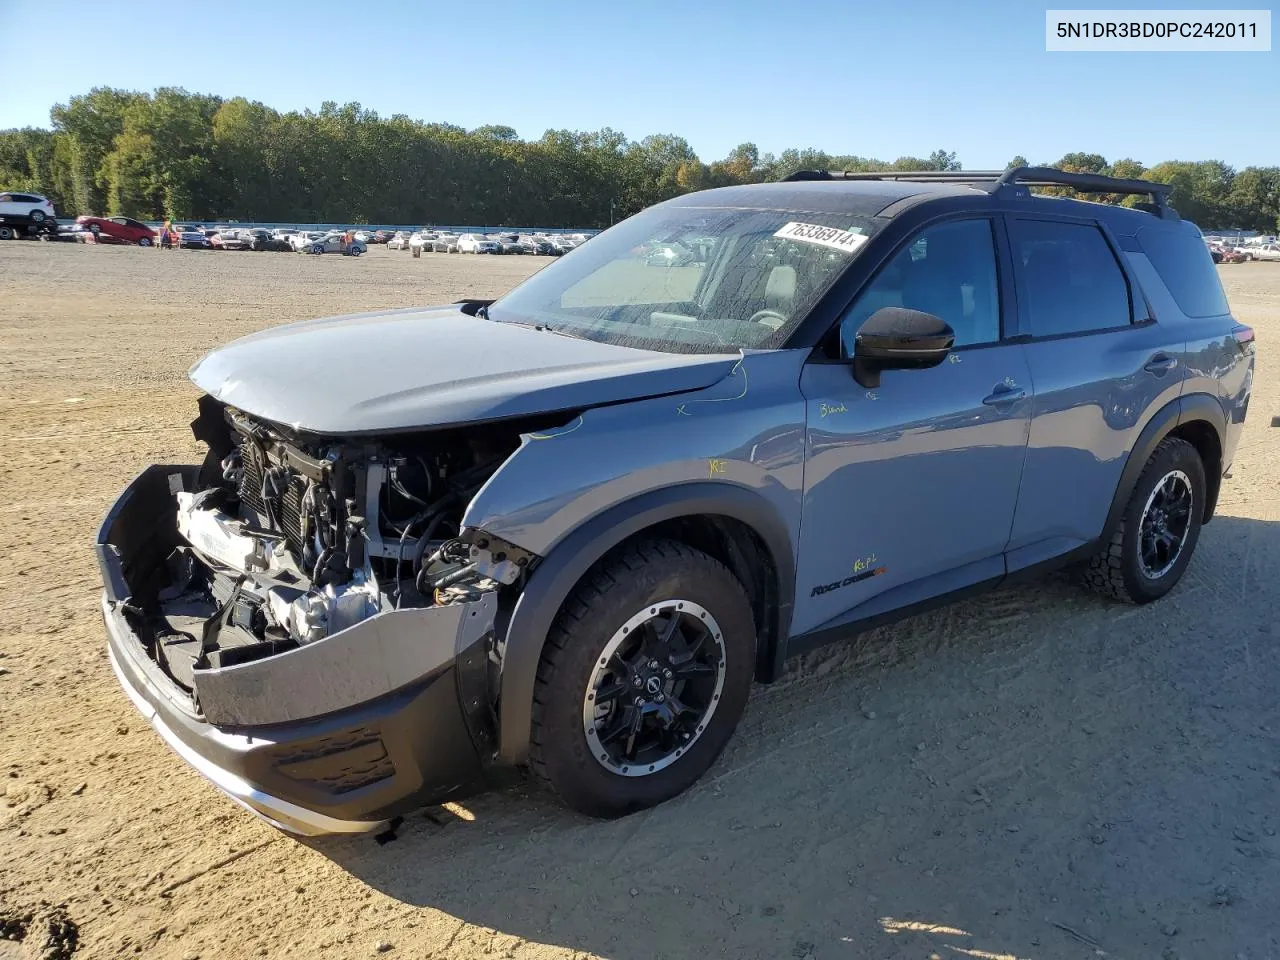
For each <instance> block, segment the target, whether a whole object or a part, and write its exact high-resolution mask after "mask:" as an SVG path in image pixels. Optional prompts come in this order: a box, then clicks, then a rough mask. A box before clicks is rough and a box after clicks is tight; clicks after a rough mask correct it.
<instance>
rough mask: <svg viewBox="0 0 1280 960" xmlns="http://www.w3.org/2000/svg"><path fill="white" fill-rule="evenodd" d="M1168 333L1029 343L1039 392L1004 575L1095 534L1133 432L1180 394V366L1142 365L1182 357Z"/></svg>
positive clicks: (1145, 329) (1153, 328) (1153, 329)
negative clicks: (1151, 368)
mask: <svg viewBox="0 0 1280 960" xmlns="http://www.w3.org/2000/svg"><path fill="white" fill-rule="evenodd" d="M1169 337H1170V331H1169V330H1167V329H1166V328H1164V327H1162V326H1160V325H1158V324H1148V325H1142V326H1134V327H1131V328H1128V329H1120V330H1110V331H1106V332H1103V333H1096V334H1089V335H1086V336H1078V337H1066V338H1062V339H1053V340H1044V341H1038V342H1031V343H1028V344H1026V345H1025V350H1026V354H1027V362H1028V364H1029V365H1030V368H1031V382H1032V384H1033V386H1034V388H1035V398H1034V409H1033V412H1032V417H1031V437H1030V442H1029V445H1028V448H1027V462H1026V467H1025V468H1024V470H1023V481H1022V491H1021V494H1020V495H1019V498H1018V510H1017V515H1016V516H1015V518H1014V522H1013V533H1012V536H1011V537H1010V540H1009V569H1010V571H1013V570H1017V569H1019V568H1021V567H1024V566H1029V565H1030V564H1033V563H1038V562H1040V561H1043V560H1046V559H1048V558H1050V557H1052V556H1054V555H1055V554H1058V553H1065V552H1066V551H1067V550H1071V549H1074V548H1075V547H1078V546H1081V545H1082V544H1084V543H1086V542H1088V541H1090V540H1092V539H1094V538H1096V537H1098V536H1099V535H1101V533H1102V530H1103V526H1104V523H1105V521H1106V518H1107V514H1108V511H1109V510H1110V508H1111V501H1112V499H1113V496H1114V494H1115V491H1116V485H1117V483H1118V482H1119V480H1120V474H1121V471H1122V470H1123V469H1124V466H1125V462H1126V461H1127V459H1128V456H1129V451H1130V450H1131V449H1133V445H1134V442H1135V441H1136V440H1137V437H1138V434H1139V433H1140V432H1141V430H1142V428H1143V427H1144V426H1145V425H1146V423H1147V421H1148V420H1149V419H1150V418H1151V416H1152V414H1154V413H1155V411H1156V410H1158V409H1159V408H1161V407H1162V406H1164V405H1165V404H1166V403H1168V402H1169V401H1171V400H1176V399H1177V397H1178V395H1179V394H1180V393H1181V391H1182V369H1183V365H1182V364H1181V363H1180V362H1177V363H1176V365H1175V366H1174V367H1172V368H1171V369H1168V370H1166V371H1165V372H1164V373H1161V374H1156V373H1150V372H1148V371H1147V370H1146V369H1144V367H1145V365H1146V364H1147V363H1148V362H1149V361H1150V360H1151V359H1152V357H1153V356H1154V355H1155V354H1157V353H1160V352H1162V351H1164V352H1167V353H1169V354H1170V355H1173V354H1177V355H1179V356H1180V355H1181V354H1182V344H1181V342H1176V343H1170V342H1169ZM1175 360H1176V358H1175Z"/></svg>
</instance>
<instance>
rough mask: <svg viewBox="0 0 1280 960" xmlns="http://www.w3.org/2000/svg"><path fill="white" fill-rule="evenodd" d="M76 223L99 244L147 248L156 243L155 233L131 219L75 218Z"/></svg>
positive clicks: (143, 224)
mask: <svg viewBox="0 0 1280 960" xmlns="http://www.w3.org/2000/svg"><path fill="white" fill-rule="evenodd" d="M76 223H78V224H80V226H81V228H82V229H84V230H88V231H89V232H90V233H92V234H93V235H94V239H96V240H97V241H98V242H99V243H102V242H106V243H112V242H115V243H136V244H137V245H138V246H140V247H149V246H151V245H153V244H154V243H155V242H156V232H155V231H154V230H152V229H151V228H150V227H148V226H147V225H146V224H145V223H142V222H141V221H139V220H134V219H133V218H131V217H77V218H76Z"/></svg>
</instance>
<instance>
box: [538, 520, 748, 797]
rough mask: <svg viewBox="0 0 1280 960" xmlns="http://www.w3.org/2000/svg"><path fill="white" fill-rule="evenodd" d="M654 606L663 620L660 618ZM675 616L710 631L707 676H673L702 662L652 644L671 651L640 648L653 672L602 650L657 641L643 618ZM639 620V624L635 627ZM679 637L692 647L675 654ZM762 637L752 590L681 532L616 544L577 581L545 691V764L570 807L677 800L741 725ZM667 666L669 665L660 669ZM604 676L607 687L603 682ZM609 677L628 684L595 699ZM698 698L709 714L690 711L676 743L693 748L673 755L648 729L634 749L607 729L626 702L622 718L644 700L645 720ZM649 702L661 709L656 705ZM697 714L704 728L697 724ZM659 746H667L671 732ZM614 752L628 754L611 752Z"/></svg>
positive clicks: (546, 664)
mask: <svg viewBox="0 0 1280 960" xmlns="http://www.w3.org/2000/svg"><path fill="white" fill-rule="evenodd" d="M677 604H679V605H680V607H679V610H678V611H677ZM686 605H687V606H686ZM698 610H701V613H700V614H699V615H698V616H695V615H694V614H695V613H697V611H698ZM654 611H657V612H658V614H659V618H658V619H655V620H651V619H650V616H651V614H652V613H653V612H654ZM664 615H665V616H666V620H665V621H663V620H662V619H661V618H662V617H663V616H664ZM673 620H677V621H678V622H679V623H680V628H679V630H680V633H681V634H682V635H683V636H686V637H701V643H700V644H699V645H698V646H697V650H698V659H699V661H700V662H699V663H697V664H695V665H694V668H696V669H698V670H699V671H700V672H699V673H698V675H697V676H696V678H694V679H686V680H681V679H678V678H677V679H672V676H673V674H672V672H671V669H672V668H674V670H675V671H676V672H677V675H678V674H679V672H681V671H686V670H689V669H691V668H690V666H689V663H688V661H686V662H685V663H684V664H683V665H682V664H680V663H679V662H678V661H679V658H678V657H677V658H676V659H670V660H668V659H666V654H663V653H658V652H654V653H653V654H652V655H653V656H655V657H658V656H661V657H663V659H662V660H661V661H659V660H658V659H653V660H648V659H647V658H648V657H649V656H650V655H651V653H650V652H643V653H640V652H637V653H636V654H634V656H636V657H638V658H639V660H640V661H642V663H641V665H640V670H642V671H646V672H647V676H642V675H641V674H640V673H639V672H637V673H630V672H626V671H625V670H624V668H623V667H622V665H621V661H619V660H618V659H616V658H615V657H614V656H613V655H610V656H608V657H604V656H602V655H603V654H605V652H606V651H608V650H609V649H610V648H611V647H613V648H614V649H613V654H617V655H618V656H621V655H622V654H623V653H624V652H625V651H627V649H628V647H627V642H628V640H630V641H631V646H632V647H636V648H639V647H641V646H642V644H644V643H647V642H649V640H651V639H652V640H654V641H655V642H657V635H656V633H652V632H651V631H649V630H647V629H646V628H645V627H644V626H643V625H642V624H643V623H644V622H645V621H649V622H651V623H653V624H654V626H655V628H656V629H658V630H665V629H666V625H667V624H670V623H671V622H673ZM628 623H630V624H632V627H633V628H634V631H635V632H634V634H632V635H631V637H628V636H627V632H628V630H629V629H631V628H628V627H627V624H628ZM637 637H639V638H640V639H639V640H636V639H635V638H637ZM617 644H622V645H621V646H618V645H617ZM659 646H660V643H659ZM677 647H680V648H681V649H687V647H683V646H682V643H681V641H674V642H673V645H672V646H670V647H669V648H668V649H667V652H668V653H670V651H671V650H675V649H677ZM755 647H756V627H755V621H754V619H753V617H752V613H751V605H750V603H749V602H748V600H747V596H746V592H745V591H744V590H743V588H742V584H741V583H739V582H738V580H737V579H736V578H735V577H734V576H733V574H731V573H730V572H729V570H728V569H727V568H726V567H725V566H724V565H723V564H721V563H720V562H719V561H718V560H715V559H713V558H712V557H710V556H708V555H707V554H705V553H701V552H699V551H697V550H694V549H692V548H691V547H688V546H686V545H685V544H682V543H678V542H676V541H672V540H650V541H646V542H643V543H641V544H638V545H635V546H631V547H627V548H625V549H623V550H621V551H620V552H615V553H613V554H610V555H609V556H607V557H605V558H604V559H603V560H601V561H600V563H598V564H597V565H596V566H595V567H594V568H593V569H592V570H591V572H589V573H588V574H587V575H586V576H585V577H584V578H583V580H582V581H581V582H580V583H579V584H578V586H577V587H576V588H575V589H574V592H573V593H572V594H571V595H570V596H569V599H568V600H567V601H566V602H565V604H564V606H563V608H562V609H561V611H560V613H559V615H558V616H557V618H556V621H555V624H554V625H553V626H552V628H551V632H550V633H549V635H548V636H547V641H546V645H545V647H544V648H543V651H542V659H541V661H540V662H539V664H538V675H537V679H536V682H535V685H534V693H533V726H532V730H531V734H530V747H529V764H530V767H531V768H532V770H533V773H534V774H535V775H536V776H537V777H538V778H540V779H541V780H543V781H545V782H546V783H547V784H548V785H549V786H550V788H551V789H552V790H553V791H554V792H555V793H557V794H558V795H559V796H560V798H561V799H562V800H563V801H564V802H565V803H566V804H567V805H568V806H570V807H572V808H573V809H575V810H577V811H579V812H580V813H584V814H587V815H589V816H595V817H613V816H620V815H622V814H626V813H630V812H632V811H634V810H640V809H643V808H645V807H651V806H654V805H655V804H659V803H662V802H663V801H665V800H669V799H671V798H672V797H674V796H676V795H677V794H679V793H680V792H682V791H683V790H685V789H686V788H688V787H689V786H690V785H691V784H693V783H694V781H696V780H697V779H698V778H699V777H700V776H702V774H703V773H705V772H706V770H707V769H708V768H709V767H710V766H711V764H712V763H713V762H714V761H715V759H716V757H717V756H719V754H720V751H721V750H722V749H723V748H724V746H725V744H726V743H728V741H729V738H730V737H731V736H732V735H733V731H734V729H735V728H736V727H737V725H738V720H739V719H740V718H741V716H742V711H743V709H744V708H745V707H746V703H747V697H748V695H749V694H750V691H751V680H752V676H753V673H754V669H755V658H756V650H755ZM657 649H658V648H649V650H654V651H656V650H657ZM692 656H693V655H692V654H691V655H690V659H692ZM703 658H706V660H705V662H702V661H703ZM717 658H719V659H718V660H717ZM606 660H607V661H608V666H607V667H606V666H605V663H606ZM655 664H658V665H659V666H658V667H657V668H655V670H656V671H657V672H655V671H654V670H650V669H649V668H651V667H654V665H655ZM615 665H617V668H618V673H617V674H616V675H615V674H614V673H613V672H612V671H613V668H614V666H615ZM705 671H711V673H713V674H714V676H709V675H707V673H706V672H705ZM664 675H665V677H666V678H667V679H666V680H665V681H664V680H663V679H662V677H663V676H664ZM619 677H629V678H630V679H629V680H622V681H619ZM597 678H598V681H599V685H594V684H593V683H592V681H593V680H597ZM610 678H612V679H610ZM654 681H657V686H654V685H653V683H654ZM663 683H666V684H667V685H668V688H667V689H666V690H664V689H663V688H662V687H661V684H663ZM607 687H608V688H611V689H614V690H618V689H620V690H622V691H623V693H622V694H621V695H617V694H615V696H613V697H610V698H609V706H608V707H602V706H600V705H599V704H601V703H604V702H605V698H604V697H603V696H602V697H601V698H600V701H599V703H597V702H595V695H594V691H596V690H599V691H601V692H603V691H604V690H605V689H606V688H607ZM695 687H696V689H695ZM633 693H635V694H637V696H633ZM640 694H644V695H645V696H647V697H648V700H644V699H640V698H639V696H640ZM664 694H665V696H664ZM589 695H590V699H588V697H589ZM666 697H669V698H670V699H669V700H667V699H666ZM642 703H643V704H645V705H644V706H636V705H637V704H642ZM686 703H687V704H693V705H697V704H699V703H700V704H701V710H702V712H701V713H698V712H697V711H694V712H692V713H691V714H690V715H689V719H688V720H684V721H678V722H679V723H680V728H679V731H678V732H677V733H675V734H674V735H672V737H671V740H670V743H671V744H672V748H674V745H675V744H676V743H677V742H679V743H682V744H683V746H681V747H679V748H678V749H667V751H666V755H665V756H658V755H657V754H652V753H651V754H649V755H647V756H646V755H644V754H643V753H642V752H641V751H640V750H639V743H640V742H641V738H637V737H635V736H633V737H632V738H631V740H630V741H629V745H630V746H631V747H632V752H631V754H630V756H631V759H628V751H627V744H621V743H616V742H615V744H614V745H612V746H610V747H608V748H606V747H605V745H604V743H603V742H602V741H601V740H600V739H599V738H603V737H606V736H607V735H608V730H609V727H610V726H611V721H613V719H614V711H619V712H618V713H617V717H618V718H621V720H622V726H626V723H625V718H627V717H628V716H630V717H631V718H634V716H635V714H634V712H632V711H634V710H636V709H639V710H641V711H642V713H641V717H642V721H641V722H642V723H644V724H653V725H656V724H658V723H659V719H660V714H661V713H662V712H663V711H665V714H666V715H671V714H672V706H673V705H681V706H684V705H685V704H686ZM662 704H665V706H662ZM649 710H652V711H653V712H652V713H647V714H646V713H644V711H649ZM601 711H605V716H604V717H603V718H602V719H601V718H600V717H599V714H600V712H601ZM677 716H684V714H683V713H681V714H678V715H677ZM644 717H648V719H647V720H646V719H643V718H644ZM685 723H688V724H690V725H692V724H694V723H697V724H698V726H697V727H696V729H695V730H688V729H686V728H685V727H684V724H685ZM597 724H601V725H600V726H599V728H598V729H599V731H600V732H599V733H597V732H596V730H597V727H596V725H597ZM652 735H653V730H647V731H646V736H652ZM676 737H679V738H680V739H679V741H677V740H676ZM655 749H656V750H657V751H658V753H661V752H662V749H663V748H662V744H661V742H659V743H658V744H657V746H656V748H655ZM611 751H612V752H615V753H618V754H619V755H618V756H617V757H614V758H611V757H610V752H611ZM646 766H647V769H646ZM655 766H656V769H655Z"/></svg>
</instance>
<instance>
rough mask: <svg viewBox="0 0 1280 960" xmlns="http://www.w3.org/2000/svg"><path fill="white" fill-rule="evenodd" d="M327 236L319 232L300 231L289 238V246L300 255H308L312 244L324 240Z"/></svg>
mask: <svg viewBox="0 0 1280 960" xmlns="http://www.w3.org/2000/svg"><path fill="white" fill-rule="evenodd" d="M324 238H325V234H324V233H323V232H322V231H319V230H309V231H302V230H299V231H298V232H297V233H295V234H294V235H293V236H291V237H290V238H289V246H291V247H293V249H295V250H297V251H298V252H299V253H306V252H307V250H309V249H310V247H311V244H313V243H315V242H316V241H318V240H323V239H324Z"/></svg>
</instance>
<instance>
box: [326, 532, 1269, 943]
mask: <svg viewBox="0 0 1280 960" xmlns="http://www.w3.org/2000/svg"><path fill="white" fill-rule="evenodd" d="M1278 575H1280V523H1270V522H1263V521H1257V520H1244V519H1238V518H1233V517H1218V518H1216V519H1215V520H1214V522H1213V523H1212V524H1211V525H1210V526H1209V527H1207V528H1205V531H1204V534H1203V537H1202V539H1201V543H1200V548H1199V550H1198V552H1197V555H1196V558H1195V560H1194V562H1193V564H1192V565H1191V567H1190V568H1189V570H1188V573H1187V575H1186V577H1185V578H1184V580H1183V582H1182V583H1181V584H1180V585H1179V587H1178V588H1177V589H1176V590H1175V591H1174V592H1173V593H1172V594H1170V595H1169V596H1168V597H1166V598H1165V599H1164V600H1162V601H1161V602H1159V603H1156V604H1153V605H1150V606H1147V607H1141V608H1137V607H1127V606H1124V605H1120V604H1115V603H1112V602H1109V601H1105V600H1103V599H1100V598H1097V597H1095V596H1093V595H1091V594H1089V593H1087V592H1085V591H1083V590H1082V589H1080V588H1079V587H1077V586H1076V585H1075V584H1074V583H1073V582H1071V581H1070V579H1069V578H1068V577H1067V576H1065V575H1055V576H1053V577H1050V578H1048V579H1045V580H1040V581H1037V582H1034V583H1030V584H1027V585H1025V586H1020V587H1017V588H1010V589H1003V590H1000V591H998V592H996V593H993V594H990V595H987V596H986V597H983V598H979V599H976V600H973V601H970V602H966V603H963V604H959V605H956V606H953V607H950V608H948V609H944V610H940V611H937V612H934V613H930V614H926V615H922V616H919V617H916V618H914V619H912V620H909V621H905V622H903V623H901V624H899V625H896V626H894V627H891V628H885V629H881V630H877V631H875V632H873V633H870V634H866V635H864V636H862V637H860V638H858V639H857V640H855V641H853V642H852V643H849V644H844V645H837V646H833V647H831V648H827V649H824V650H822V651H819V652H817V653H815V654H811V655H809V656H807V657H805V658H803V659H802V660H801V661H799V662H797V663H795V664H793V665H792V669H791V670H790V671H789V672H788V674H787V675H786V676H785V677H784V678H783V679H782V680H780V681H779V682H778V683H776V684H774V685H771V686H769V687H757V688H756V689H755V691H754V692H753V697H752V702H751V706H750V707H749V709H748V713H747V716H746V718H745V719H744V721H743V724H742V727H741V728H740V730H739V732H738V734H737V736H736V737H735V738H734V741H733V742H732V744H731V745H730V747H729V749H728V750H727V751H726V753H725V755H724V756H723V757H722V758H721V759H720V761H719V762H718V763H717V765H716V766H715V768H714V769H713V770H712V771H711V772H710V773H709V774H708V775H707V776H706V777H704V778H703V780H702V781H701V782H700V783H699V784H698V785H697V786H695V787H694V788H693V789H692V790H691V791H690V792H689V793H687V794H686V795H684V796H682V797H680V798H678V799H676V800H674V801H672V802H670V803H668V804H666V805H664V806H662V807H660V808H657V809H655V810H650V811H647V812H644V813H641V814H637V815H634V816H631V817H628V818H625V819H622V820H618V821H614V822H596V821H590V820H587V819H584V818H581V817H578V816H576V815H574V814H572V813H569V812H567V811H566V810H564V809H563V808H562V807H560V806H559V805H558V804H557V803H556V802H555V801H554V800H553V799H551V798H550V797H549V796H548V795H547V794H546V793H544V792H543V791H542V790H541V789H539V788H537V787H535V786H532V785H524V786H519V787H515V788H512V789H508V790H506V791H503V792H500V793H494V794H490V795H487V796H483V797H479V798H475V799H473V800H471V801H467V802H466V803H464V804H462V805H461V806H457V807H454V808H452V811H450V810H446V809H441V808H434V809H432V810H430V811H423V812H418V813H415V814H413V815H411V816H409V817H408V818H406V821H405V823H404V825H403V827H402V828H401V830H400V832H399V836H398V838H397V839H396V840H395V841H393V842H391V843H387V844H386V845H378V844H377V843H375V842H374V840H373V839H371V838H352V839H335V838H326V839H323V840H319V841H315V842H314V843H313V846H314V847H315V849H317V850H319V851H320V852H322V853H323V854H324V855H325V856H327V857H329V858H330V859H331V860H333V861H334V862H335V863H337V864H339V865H340V866H341V867H343V868H344V869H346V870H348V871H350V872H351V873H352V874H354V875H355V876H357V877H359V878H360V879H362V880H363V881H365V882H366V883H368V884H369V885H370V886H372V887H374V888H376V889H377V890H380V891H382V892H384V893H386V894H387V895H389V896H391V897H394V898H396V899H397V900H400V901H402V902H403V903H406V904H413V905H420V906H430V907H433V908H435V909H438V910H442V911H445V912H447V913H449V914H451V915H452V916H454V917H457V918H458V919H459V920H462V921H466V922H467V923H468V924H473V925H475V928H472V927H465V928H464V927H462V926H460V927H459V932H458V933H457V934H455V939H454V940H453V941H451V942H450V943H449V944H448V945H442V946H447V947H448V949H447V950H446V951H445V953H446V955H457V956H471V955H481V954H483V953H485V952H486V951H492V952H493V953H494V955H496V956H503V955H508V951H513V950H516V951H518V950H519V948H520V946H521V944H522V943H524V942H532V943H539V944H553V945H557V946H559V947H562V948H565V949H569V950H577V951H587V952H590V953H596V954H601V955H603V956H607V957H614V958H621V960H651V958H655V957H689V956H698V955H703V954H706V955H714V956H729V957H784V958H785V957H795V958H805V957H815V958H825V957H864V956H875V957H898V956H903V957H907V956H910V957H927V956H930V954H931V953H932V954H935V955H937V956H957V957H961V956H974V957H987V958H1028V957H1056V956H1093V955H1095V951H1106V952H1107V953H1109V954H1110V955H1112V956H1117V955H1118V956H1160V955H1161V954H1162V952H1164V951H1167V950H1174V951H1175V952H1174V953H1172V954H1170V953H1167V952H1165V953H1164V955H1165V956H1177V955H1181V956H1197V955H1206V956H1207V955H1216V956H1235V955H1237V953H1238V952H1239V951H1247V955H1249V956H1254V955H1260V954H1259V953H1257V951H1261V952H1262V953H1263V954H1265V953H1268V952H1274V951H1275V949H1276V945H1277V944H1276V941H1274V940H1272V939H1271V936H1272V935H1271V934H1269V933H1267V930H1268V929H1271V928H1272V927H1273V926H1274V924H1273V923H1272V920H1271V918H1270V916H1269V910H1270V906H1269V905H1270V904H1273V903H1275V902H1276V901H1277V899H1278V898H1280V869H1277V866H1276V864H1277V862H1280V840H1277V839H1276V838H1275V834H1276V830H1277V828H1280V812H1277V811H1276V808H1275V804H1274V801H1273V799H1272V798H1273V796H1274V789H1275V784H1276V777H1277V776H1280V769H1277V763H1276V761H1275V745H1276V738H1277V733H1280V708H1278V707H1277V703H1276V698H1275V697H1274V690H1275V689H1276V686H1277V682H1278V681H1280V656H1278V655H1277V643H1276V641H1277V639H1278V638H1280V626H1276V625H1273V623H1272V619H1273V616H1274V615H1273V613H1272V610H1273V609H1274V608H1273V602H1274V600H1275V599H1276V597H1277V591H1276V589H1275V588H1274V586H1273V584H1276V583H1280V576H1278ZM476 928H479V929H476ZM1171 931H1172V932H1171ZM1175 948H1176V949H1175ZM437 949H438V948H437ZM1179 951H1180V953H1179ZM510 955H519V954H518V953H512V954H510Z"/></svg>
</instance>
